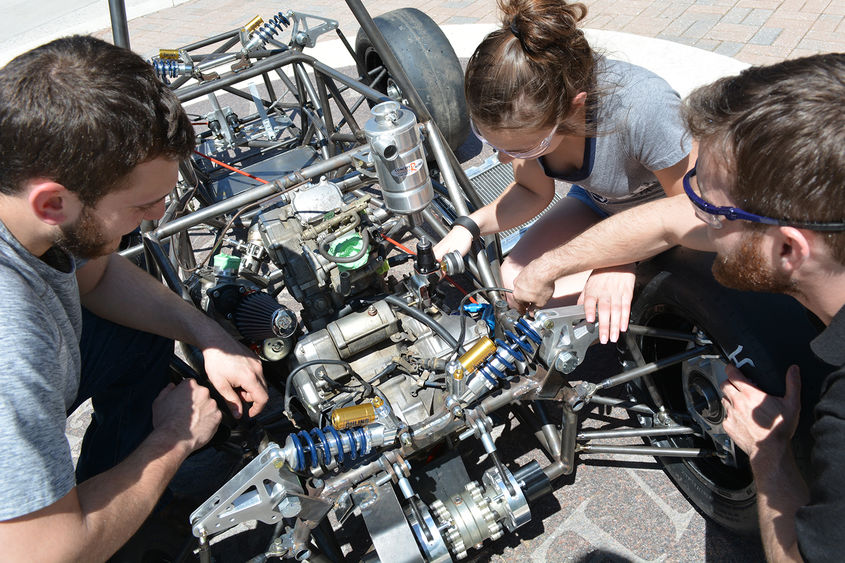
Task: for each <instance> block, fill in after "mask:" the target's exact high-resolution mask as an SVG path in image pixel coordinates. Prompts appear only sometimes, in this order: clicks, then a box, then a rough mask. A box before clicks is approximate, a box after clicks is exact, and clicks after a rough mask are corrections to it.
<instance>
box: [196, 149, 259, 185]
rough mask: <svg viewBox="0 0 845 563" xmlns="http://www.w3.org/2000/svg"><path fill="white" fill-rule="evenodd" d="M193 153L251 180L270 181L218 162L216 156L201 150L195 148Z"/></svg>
mask: <svg viewBox="0 0 845 563" xmlns="http://www.w3.org/2000/svg"><path fill="white" fill-rule="evenodd" d="M194 154H197V155H199V156H201V157H203V158H207V159H208V160H210V161H211V162H213V163H214V164H216V165H217V166H222V167H223V168H226V169H228V170H231V171H232V172H237V173H238V174H242V175H244V176H246V177H248V178H252V179H253V180H256V181H258V182H261V183H262V184H269V183H270V182H268V181H267V180H264V179H263V178H259V177H258V176H253V175H252V174H250V173H249V172H244V171H243V170H239V169H237V168H235V167H234V166H229V165H228V164H226V163H225V162H220V161H219V160H217V159H216V158H212V157H210V156H208V155H207V154H202V153H201V152H199V151H197V150H195V151H194Z"/></svg>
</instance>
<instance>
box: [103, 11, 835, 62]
mask: <svg viewBox="0 0 845 563" xmlns="http://www.w3.org/2000/svg"><path fill="white" fill-rule="evenodd" d="M364 4H365V6H366V7H367V9H368V10H370V12H371V14H372V15H378V14H381V13H384V12H387V11H390V10H394V9H396V8H401V7H408V6H414V7H417V8H420V9H422V10H423V11H424V12H426V13H427V14H428V15H429V16H431V17H432V19H434V21H436V22H437V23H438V24H440V25H445V24H466V23H495V22H497V21H498V14H497V11H496V2H495V1H494V0H435V1H429V2H425V3H419V2H411V1H408V0H379V1H375V0H368V1H365V2H364ZM586 4H587V6H588V8H589V13H588V15H587V18H586V20H585V21H584V22H583V25H584V26H585V27H591V28H595V29H603V30H610V31H624V32H628V33H634V34H638V35H643V36H647V37H657V38H660V39H666V40H669V41H675V42H678V43H683V44H686V45H691V46H695V47H699V48H701V49H705V50H708V51H713V52H716V53H719V54H722V55H727V56H730V57H734V58H736V59H738V60H741V61H743V62H747V63H750V64H768V63H773V62H777V61H780V60H783V59H787V58H795V57H800V56H804V55H810V54H813V53H819V52H831V51H845V0H590V1H588V2H586ZM280 6H281V9H292V10H297V11H301V12H305V13H310V14H314V15H320V16H326V17H332V18H335V19H337V20H338V21H339V22H340V27H341V29H342V30H343V31H344V32H345V33H346V35H347V37H350V38H353V37H354V35H355V32H356V30H357V27H358V25H357V22H356V21H355V20H354V18H353V17H352V14H351V13H350V12H349V10H348V9H347V8H346V6H345V5H344V4H343V3H342V2H340V1H339V0H308V1H307V2H306V1H303V0H294V1H289V2H286V3H284V4H280V3H278V2H271V1H268V0H258V1H253V2H250V3H249V5H248V7H245V5H244V2H243V1H242V0H192V1H189V2H186V3H184V4H181V5H179V6H176V7H174V8H169V9H166V10H162V11H159V12H155V13H152V14H149V15H146V16H142V17H139V18H135V19H133V20H131V21H130V22H129V33H130V40H131V42H132V47H133V49H135V50H136V51H138V52H139V53H141V54H142V55H144V56H150V55H151V54H154V53H155V51H156V50H157V49H159V48H166V47H173V46H177V45H183V44H186V43H189V42H191V41H195V40H198V39H201V38H204V37H208V36H210V35H213V34H215V33H220V32H222V31H227V30H230V29H234V28H236V27H240V26H241V25H243V24H244V23H246V22H247V21H248V20H249V19H250V18H251V17H252V16H253V15H256V14H259V15H261V16H262V17H264V18H265V19H266V18H267V17H269V16H270V15H272V14H274V13H276V12H277V11H278V10H279V9H280ZM95 35H97V36H99V37H103V38H106V39H110V38H111V30H110V29H104V30H101V31H99V32H97V33H95Z"/></svg>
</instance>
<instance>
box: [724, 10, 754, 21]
mask: <svg viewBox="0 0 845 563" xmlns="http://www.w3.org/2000/svg"><path fill="white" fill-rule="evenodd" d="M749 13H751V8H740V7H734V8H731V10H730V11H729V12H728V13H727V14H725V15H724V16H722V21H723V22H725V23H741V22H742V20H744V19H745V16H747V15H748V14H749Z"/></svg>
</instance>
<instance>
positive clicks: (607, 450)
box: [578, 445, 716, 457]
mask: <svg viewBox="0 0 845 563" xmlns="http://www.w3.org/2000/svg"><path fill="white" fill-rule="evenodd" d="M578 452H579V453H582V454H623V455H646V456H653V457H713V456H715V455H716V452H714V451H713V450H705V449H703V448H654V447H650V446H591V445H584V446H579V448H578Z"/></svg>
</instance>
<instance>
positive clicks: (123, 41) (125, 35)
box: [109, 0, 129, 49]
mask: <svg viewBox="0 0 845 563" xmlns="http://www.w3.org/2000/svg"><path fill="white" fill-rule="evenodd" d="M109 15H110V16H111V29H112V38H114V44H115V45H117V46H118V47H123V48H125V49H129V24H128V23H127V21H126V4H125V3H124V2H123V0H109Z"/></svg>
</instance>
